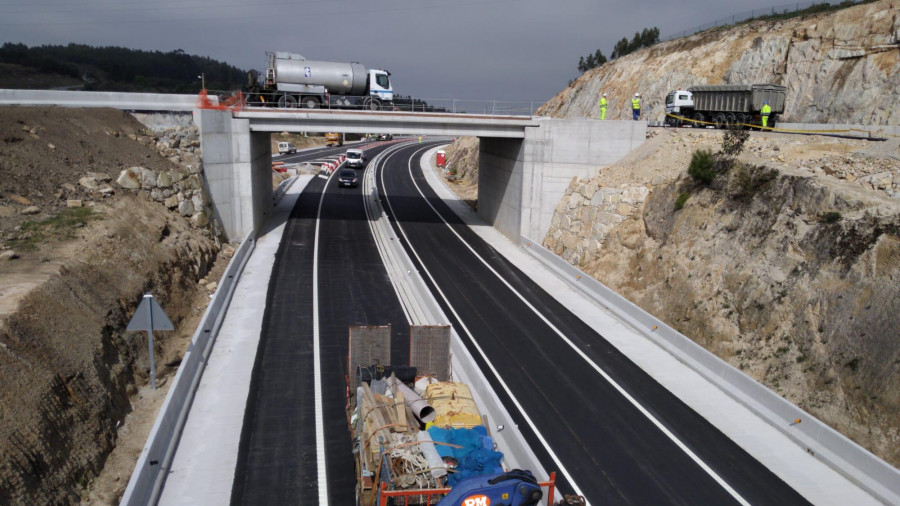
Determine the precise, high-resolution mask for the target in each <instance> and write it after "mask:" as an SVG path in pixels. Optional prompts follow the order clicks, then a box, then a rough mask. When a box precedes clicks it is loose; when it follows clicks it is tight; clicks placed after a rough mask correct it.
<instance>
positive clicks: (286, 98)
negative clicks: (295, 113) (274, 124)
mask: <svg viewBox="0 0 900 506" xmlns="http://www.w3.org/2000/svg"><path fill="white" fill-rule="evenodd" d="M278 107H281V108H282V109H286V108H293V107H297V99H296V98H294V96H293V95H282V96H280V97H278Z"/></svg>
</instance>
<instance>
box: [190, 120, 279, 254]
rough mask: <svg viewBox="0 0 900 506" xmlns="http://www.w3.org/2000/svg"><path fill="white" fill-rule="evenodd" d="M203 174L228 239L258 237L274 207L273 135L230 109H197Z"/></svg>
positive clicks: (214, 210)
mask: <svg viewBox="0 0 900 506" xmlns="http://www.w3.org/2000/svg"><path fill="white" fill-rule="evenodd" d="M198 112H199V114H198V117H199V127H200V142H201V145H202V146H203V171H204V173H205V176H206V177H205V179H206V186H207V188H206V189H207V191H208V193H209V196H210V199H211V200H212V202H213V206H212V207H213V213H214V214H215V218H216V219H218V220H219V221H220V222H221V223H222V226H223V228H224V230H225V235H226V237H227V238H228V240H232V239H243V238H244V237H245V236H246V235H247V234H248V233H249V232H251V231H253V232H254V233H256V234H258V233H259V232H260V230H261V228H262V224H263V222H264V221H265V219H266V217H268V216H269V214H270V213H271V209H272V146H271V142H270V134H269V132H254V131H251V130H250V120H249V119H242V118H234V117H232V113H231V111H218V110H211V109H201V110H199V111H198Z"/></svg>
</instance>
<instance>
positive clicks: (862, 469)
mask: <svg viewBox="0 0 900 506" xmlns="http://www.w3.org/2000/svg"><path fill="white" fill-rule="evenodd" d="M521 243H522V245H523V247H524V248H525V250H526V251H528V252H529V253H530V254H531V255H532V256H534V257H535V258H537V259H538V260H540V261H541V262H542V263H543V264H545V265H546V266H548V267H549V268H550V269H551V270H553V271H555V272H556V273H557V274H558V275H559V276H560V277H561V279H563V280H566V281H567V282H568V284H569V285H571V286H572V287H574V288H575V289H577V290H579V291H580V292H582V293H583V294H585V295H586V296H588V297H589V298H591V299H593V300H595V301H596V302H598V303H600V304H602V305H604V306H607V307H609V308H611V309H612V310H613V311H614V312H615V313H616V315H618V316H619V317H620V318H622V319H623V320H624V321H625V322H626V323H627V324H629V325H631V326H632V327H633V328H634V329H635V330H637V331H638V332H640V333H641V334H642V335H644V336H645V337H647V338H648V339H650V340H651V341H653V342H655V343H656V344H657V345H659V346H660V347H662V348H663V349H665V350H666V351H668V352H669V353H671V354H672V355H674V356H675V357H676V358H678V359H679V360H680V361H682V362H683V363H685V364H687V365H688V367H690V368H692V369H694V370H695V371H697V372H698V373H699V374H700V375H701V376H703V377H704V378H706V379H707V380H709V381H710V382H712V383H713V384H715V385H717V386H718V387H719V388H720V389H721V390H723V391H724V392H725V393H726V394H728V395H729V396H731V397H732V398H733V399H735V400H736V401H738V402H739V403H741V404H743V405H744V406H746V407H747V408H748V409H750V410H751V411H753V412H754V413H756V414H757V415H759V416H760V417H762V418H763V419H765V420H767V421H768V422H769V423H770V424H771V425H772V426H774V427H776V428H777V429H778V430H780V431H781V432H782V433H784V434H785V435H787V436H788V437H789V438H791V439H792V440H794V441H795V442H796V443H797V444H799V445H800V446H801V447H803V448H806V449H807V451H808V452H809V453H811V454H812V455H813V456H814V457H816V458H817V459H819V460H821V461H822V462H824V463H825V464H827V465H828V466H830V467H831V468H833V469H835V470H836V471H837V472H839V473H841V474H842V475H844V476H846V477H847V479H849V480H850V481H852V482H853V483H856V484H857V485H858V486H860V487H861V488H862V489H864V490H866V491H867V492H869V493H870V494H872V495H873V496H875V497H876V498H877V499H878V500H880V501H883V502H884V503H886V504H900V470H897V469H896V468H894V467H893V466H891V465H890V464H888V463H887V462H885V461H883V460H881V459H879V458H878V457H876V456H875V455H873V454H872V453H870V452H869V451H868V450H866V449H865V448H863V447H861V446H859V445H858V444H856V443H854V442H853V441H851V440H850V439H848V438H847V437H845V436H844V435H842V434H840V433H839V432H837V431H835V430H834V429H832V428H831V427H829V426H828V425H826V424H825V423H823V422H822V421H820V420H818V419H816V418H815V417H814V416H812V415H810V414H809V413H807V412H805V411H803V410H802V409H800V408H798V407H797V406H795V405H793V404H791V403H790V402H788V401H786V400H785V399H784V398H782V397H781V396H780V395H778V394H776V393H774V392H772V391H771V390H769V389H768V388H766V387H765V386H763V385H762V384H760V383H758V382H757V381H756V380H754V379H753V378H751V377H749V376H747V375H746V374H744V373H743V372H741V371H740V370H738V369H735V368H734V367H732V366H731V365H730V364H728V363H727V362H725V361H724V360H722V359H720V358H719V357H717V356H715V355H714V354H712V353H711V352H709V351H707V350H706V349H705V348H703V347H702V346H700V345H698V344H697V343H695V342H694V341H692V340H690V339H689V338H688V337H686V336H685V335H684V334H681V333H680V332H678V331H677V330H675V329H673V328H671V327H669V326H668V325H666V324H665V323H664V322H662V321H661V320H659V319H657V318H656V317H654V316H653V315H651V314H650V313H647V312H646V311H644V310H643V309H641V308H640V307H638V306H636V305H635V304H633V303H632V302H631V301H629V300H628V299H626V298H624V297H622V296H621V295H619V294H617V293H616V292H614V291H612V290H611V289H609V288H608V287H606V286H605V285H603V284H602V283H600V282H599V281H597V280H595V279H594V278H592V277H590V276H589V275H588V274H585V273H584V272H582V271H581V270H580V269H578V268H576V267H574V266H573V265H571V264H569V263H568V262H566V261H565V260H563V259H562V258H560V257H559V256H557V255H555V254H553V253H552V252H551V251H549V250H547V249H546V248H544V247H543V246H541V245H540V243H537V242H535V241H533V240H531V239H530V238H528V237H525V236H522V237H521ZM798 419H799V420H800V423H795V422H796V420H798Z"/></svg>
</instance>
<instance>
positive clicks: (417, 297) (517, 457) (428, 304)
mask: <svg viewBox="0 0 900 506" xmlns="http://www.w3.org/2000/svg"><path fill="white" fill-rule="evenodd" d="M382 156H383V155H379V156H378V157H376V158H375V159H373V160H372V161H371V162H369V164H370V166H372V167H375V166H376V164H377V162H378V159H379V158H380V157H382ZM422 163H423V164H424V163H430V158H429V157H424V156H423V157H422ZM373 172H374V171H366V177H365V179H364V180H363V192H364V194H365V196H366V206H367V207H368V209H369V219H370V227H371V228H372V230H373V235H374V236H375V240H376V243H378V246H379V249H380V250H381V252H382V259H383V260H384V263H385V267H386V268H387V270H388V273H389V275H390V276H391V280H392V282H393V283H394V285H395V287H396V289H397V293H398V296H399V297H400V298H401V300H402V301H403V304H404V306H405V309H406V312H407V314H408V315H409V318H410V320H411V321H412V324H413V325H449V324H450V320H449V318H447V316H446V315H445V314H444V311H443V310H442V309H441V307H440V305H439V304H438V301H437V300H436V299H435V298H434V296H433V295H432V294H431V291H430V290H429V289H428V287H427V285H426V284H425V281H424V279H423V278H422V273H420V272H419V271H418V270H417V268H416V266H415V264H414V263H413V262H412V260H411V259H410V257H409V255H407V254H406V250H405V249H404V248H403V245H402V244H401V241H399V240H395V237H396V234H395V233H394V229H393V227H392V226H391V224H390V222H389V220H388V218H387V214H385V212H384V210H383V209H382V204H381V202H380V201H379V199H378V198H377V195H376V190H375V181H374V180H373V179H372V177H371V175H372V173H373ZM389 197H390V196H389ZM450 354H451V369H452V371H453V375H454V381H460V382H463V383H466V384H467V385H469V388H470V389H471V390H472V396H473V397H474V398H475V402H476V403H477V405H478V407H479V408H480V409H481V411H482V414H484V415H486V416H487V419H488V424H489V426H488V430H489V431H490V433H491V436H492V437H493V438H494V440H495V441H496V442H497V444H498V447H500V448H501V449H502V450H503V454H504V459H505V463H506V465H507V467H510V468H520V469H528V470H530V471H531V472H532V473H534V475H535V476H537V477H538V478H539V479H541V480H544V479H547V478H548V477H549V474H548V473H547V471H546V470H545V469H544V468H543V466H542V465H541V463H540V461H539V460H538V458H537V457H536V456H535V454H534V452H533V451H532V450H531V447H530V446H529V445H528V443H527V442H526V441H525V438H524V437H523V436H522V433H521V431H519V429H518V427H517V426H516V424H515V422H514V419H513V418H512V416H511V415H510V414H509V412H508V411H507V409H506V407H505V406H504V405H503V403H502V402H501V401H500V398H499V397H497V394H496V393H495V392H494V390H493V388H492V387H491V384H490V382H489V381H488V379H487V377H486V376H485V375H484V372H482V371H481V369H480V368H479V367H478V363H477V362H476V361H475V358H474V357H473V356H472V354H471V353H470V352H469V350H468V348H466V346H465V344H464V343H463V341H462V339H461V338H460V336H459V334H457V333H456V330H455V329H452V328H451V339H450ZM498 425H502V426H503V430H497V427H498Z"/></svg>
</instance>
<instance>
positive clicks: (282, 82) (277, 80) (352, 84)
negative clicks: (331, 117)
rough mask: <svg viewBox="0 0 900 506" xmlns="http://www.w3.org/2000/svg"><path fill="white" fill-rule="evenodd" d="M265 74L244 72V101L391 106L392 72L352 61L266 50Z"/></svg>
mask: <svg viewBox="0 0 900 506" xmlns="http://www.w3.org/2000/svg"><path fill="white" fill-rule="evenodd" d="M266 56H267V64H266V71H265V73H260V72H258V71H256V70H251V71H250V72H248V73H247V84H246V86H245V87H244V92H245V94H246V95H247V104H248V105H250V106H263V107H276V106H277V107H282V108H289V107H303V108H307V109H317V108H319V107H332V108H362V109H369V110H373V111H377V110H379V109H382V108H391V107H393V100H394V91H393V89H392V88H391V80H390V75H391V73H390V72H388V71H386V70H380V69H366V67H365V66H363V65H361V64H359V63H356V62H352V63H340V62H330V61H313V60H307V59H306V58H304V57H303V55H299V54H295V53H287V52H274V53H266Z"/></svg>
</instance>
